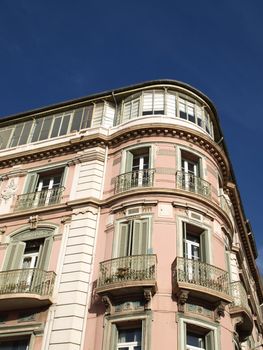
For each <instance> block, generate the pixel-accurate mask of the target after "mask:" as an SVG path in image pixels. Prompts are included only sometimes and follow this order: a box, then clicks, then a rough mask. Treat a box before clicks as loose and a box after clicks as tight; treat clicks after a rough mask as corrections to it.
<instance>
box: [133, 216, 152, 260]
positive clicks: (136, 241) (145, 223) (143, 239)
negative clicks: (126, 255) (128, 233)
mask: <svg viewBox="0 0 263 350" xmlns="http://www.w3.org/2000/svg"><path fill="white" fill-rule="evenodd" d="M132 233H133V234H132V242H131V255H144V254H147V248H148V237H149V219H142V220H134V222H133V232H132Z"/></svg>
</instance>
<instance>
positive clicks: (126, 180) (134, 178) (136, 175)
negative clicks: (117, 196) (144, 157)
mask: <svg viewBox="0 0 263 350" xmlns="http://www.w3.org/2000/svg"><path fill="white" fill-rule="evenodd" d="M154 173H155V169H143V170H136V171H130V172H128V173H124V174H121V175H119V176H117V177H116V181H115V193H120V192H124V191H127V190H129V189H131V188H134V187H152V186H153V181H154Z"/></svg>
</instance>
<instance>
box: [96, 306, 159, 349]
mask: <svg viewBox="0 0 263 350" xmlns="http://www.w3.org/2000/svg"><path fill="white" fill-rule="evenodd" d="M151 322H152V321H151V315H149V314H146V313H145V312H143V313H141V314H139V315H137V316H136V317H135V316H131V315H129V316H128V315H126V316H124V317H123V316H120V318H116V316H115V317H111V316H110V317H106V319H105V327H104V332H105V334H104V344H103V349H104V350H142V349H143V350H149V348H150V345H149V344H150V339H149V338H150V336H151V334H150V328H151Z"/></svg>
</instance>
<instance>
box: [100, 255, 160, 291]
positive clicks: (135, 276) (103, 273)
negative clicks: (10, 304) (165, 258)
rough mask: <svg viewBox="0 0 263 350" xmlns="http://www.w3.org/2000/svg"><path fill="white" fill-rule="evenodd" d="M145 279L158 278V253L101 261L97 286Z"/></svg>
mask: <svg viewBox="0 0 263 350" xmlns="http://www.w3.org/2000/svg"><path fill="white" fill-rule="evenodd" d="M145 280H148V281H154V280H156V255H152V254H149V255H132V256H125V257H121V258H116V259H111V260H107V261H103V262H101V263H100V274H99V280H98V286H97V287H98V288H100V287H105V286H107V285H112V284H117V283H123V282H133V281H145Z"/></svg>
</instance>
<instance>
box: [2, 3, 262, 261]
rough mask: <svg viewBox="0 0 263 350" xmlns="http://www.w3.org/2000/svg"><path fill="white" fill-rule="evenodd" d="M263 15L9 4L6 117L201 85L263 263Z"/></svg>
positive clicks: (240, 9) (247, 8)
mask: <svg viewBox="0 0 263 350" xmlns="http://www.w3.org/2000/svg"><path fill="white" fill-rule="evenodd" d="M262 13H263V1H262V0H252V1H251V0H220V1H219V0H217V1H216V0H214V1H213V0H212V1H211V0H199V1H197V0H184V1H181V0H180V1H179V0H163V1H156V0H145V1H144V0H141V1H137V0H133V1H127V0H126V1H125V0H122V1H119V0H117V1H115V0H112V1H104V0H103V1H99V0H97V1H92V0H75V1H73V0H42V1H41V0H1V1H0V48H1V51H0V116H1V117H4V116H8V115H11V114H15V113H18V112H22V111H26V110H30V109H33V108H38V107H42V106H46V105H49V104H53V103H58V102H62V101H65V100H68V99H73V98H77V97H82V96H85V95H89V94H91V93H96V92H100V91H104V90H108V89H112V88H118V87H121V86H126V85H129V84H133V83H139V82H142V81H146V80H152V79H159V78H169V79H175V80H181V81H183V82H186V83H188V84H190V85H193V86H194V87H196V88H197V89H199V90H201V91H202V92H203V93H205V94H207V95H208V96H209V97H210V99H212V101H213V102H214V103H215V105H216V107H217V110H218V112H219V116H220V119H221V125H222V127H223V130H224V134H225V139H226V143H227V146H228V149H229V152H230V156H231V160H232V163H233V166H234V169H235V175H236V178H237V181H238V185H239V189H240V192H241V195H242V199H243V204H244V207H245V212H246V215H247V217H248V218H249V219H250V221H251V223H252V227H253V230H254V234H255V236H256V240H257V245H258V250H259V252H261V257H263V235H262V225H261V216H262V215H263V213H262V209H263V208H262V198H263V176H262V174H263V156H262V144H261V138H263V113H262V105H263V89H262V81H263V69H262V65H263V21H262ZM252 165H253V166H254V165H255V166H256V168H255V169H254V168H253V167H252ZM258 260H259V261H258V262H260V260H261V258H260V259H258ZM261 264H262V266H263V258H262V262H261Z"/></svg>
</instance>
